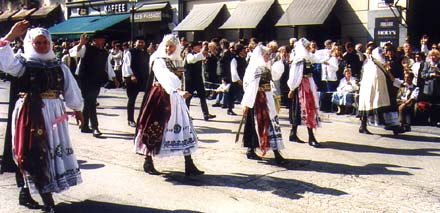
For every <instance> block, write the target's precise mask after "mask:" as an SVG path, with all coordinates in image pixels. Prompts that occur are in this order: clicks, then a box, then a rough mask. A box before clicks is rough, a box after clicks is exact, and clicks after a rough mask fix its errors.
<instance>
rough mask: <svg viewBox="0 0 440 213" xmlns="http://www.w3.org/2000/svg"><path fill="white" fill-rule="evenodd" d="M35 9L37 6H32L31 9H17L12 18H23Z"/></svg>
mask: <svg viewBox="0 0 440 213" xmlns="http://www.w3.org/2000/svg"><path fill="white" fill-rule="evenodd" d="M36 10H37V8H32V9H24V8H23V9H21V10H20V11H18V13H16V14H14V15H13V16H12V20H21V19H25V18H26V17H28V16H29V15H30V14H32V13H33V12H35V11H36Z"/></svg>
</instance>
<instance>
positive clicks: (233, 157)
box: [0, 82, 440, 213]
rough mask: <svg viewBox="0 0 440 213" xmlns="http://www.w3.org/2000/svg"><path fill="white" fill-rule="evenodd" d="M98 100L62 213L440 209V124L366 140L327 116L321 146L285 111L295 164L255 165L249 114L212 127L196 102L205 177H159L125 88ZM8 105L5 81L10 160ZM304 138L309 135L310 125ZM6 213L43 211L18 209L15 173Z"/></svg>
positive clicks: (175, 171)
mask: <svg viewBox="0 0 440 213" xmlns="http://www.w3.org/2000/svg"><path fill="white" fill-rule="evenodd" d="M141 96H142V95H140V96H139V97H138V101H137V107H139V105H140V101H141V99H142V97H141ZM98 101H99V103H100V105H99V107H98V113H99V115H98V116H99V118H98V119H99V122H100V129H101V131H102V132H103V133H104V134H103V136H102V137H101V138H94V137H93V136H92V135H91V134H84V133H80V131H79V129H78V126H76V124H75V122H74V119H70V120H69V123H70V134H71V138H72V140H73V145H74V151H75V154H76V156H77V158H78V161H79V163H80V167H81V172H82V177H83V181H84V182H83V183H82V184H81V185H78V186H75V187H72V188H71V189H70V190H68V191H65V192H62V193H60V194H55V196H54V198H55V201H56V203H57V210H59V211H60V212H75V213H76V212H440V175H439V174H440V173H439V171H440V134H439V131H438V130H439V129H438V128H436V127H414V128H413V130H414V131H413V132H409V133H405V134H403V135H399V136H393V135H392V133H391V132H387V131H385V130H383V129H381V128H374V127H371V128H370V130H371V131H372V132H373V133H374V135H364V134H359V133H358V127H359V126H358V125H359V124H358V123H357V120H356V119H355V118H354V117H352V116H346V115H344V116H336V115H334V114H322V117H321V118H322V121H323V122H322V127H321V128H319V129H318V130H317V133H316V138H317V139H318V141H320V142H321V143H322V148H319V149H317V148H313V147H311V146H309V145H307V144H298V143H292V142H289V141H288V134H289V123H288V116H287V109H284V108H283V109H282V110H281V113H280V123H281V127H282V133H283V139H284V144H285V149H284V150H282V154H283V156H284V157H286V158H288V159H289V163H288V164H286V165H283V166H278V165H276V164H275V162H274V160H273V153H272V152H269V153H267V155H266V156H264V159H263V160H262V161H255V160H248V159H247V158H246V156H245V152H246V150H245V149H244V148H243V147H242V144H241V143H235V142H234V141H235V134H236V132H237V129H238V125H239V122H240V119H241V116H230V115H227V114H226V110H225V109H221V108H213V107H211V106H210V107H209V108H210V112H211V113H212V114H216V115H217V118H215V119H213V120H211V121H204V120H203V119H202V118H203V116H202V112H201V108H200V105H199V103H198V99H197V98H193V100H192V106H191V116H192V117H193V118H194V124H195V126H196V130H197V133H198V137H199V140H200V143H199V149H198V150H197V152H196V153H195V155H194V156H193V158H194V161H195V164H196V165H197V166H198V167H199V169H201V170H204V171H205V175H203V176H198V177H186V176H185V174H184V160H183V157H169V158H155V163H156V169H158V170H160V171H161V172H162V173H163V174H162V175H160V176H152V175H148V174H146V173H144V172H143V170H142V164H143V157H142V156H140V155H137V154H134V153H133V136H134V135H133V133H134V128H132V127H129V126H128V125H127V117H126V116H127V115H126V107H125V106H126V101H127V98H126V94H125V91H124V90H123V89H113V90H106V89H102V90H101V94H100V97H99V100H98ZM208 104H209V105H212V104H213V102H212V101H208ZM7 106H8V83H4V82H1V83H0V141H1V142H0V155H1V153H3V145H2V144H3V141H4V131H5V129H6V119H7ZM137 109H138V108H137ZM239 109H240V106H238V105H237V106H236V109H235V111H236V112H237V113H240V110H239ZM136 113H137V111H136ZM240 114H241V113H240ZM299 136H300V137H301V138H302V139H307V131H306V128H305V127H304V126H301V127H299ZM34 197H35V199H36V200H38V201H39V202H40V203H41V199H40V198H39V196H38V195H34ZM0 212H8V213H9V212H39V211H30V210H28V209H26V208H24V207H21V206H18V189H17V188H16V186H15V176H14V174H12V173H4V174H2V175H0Z"/></svg>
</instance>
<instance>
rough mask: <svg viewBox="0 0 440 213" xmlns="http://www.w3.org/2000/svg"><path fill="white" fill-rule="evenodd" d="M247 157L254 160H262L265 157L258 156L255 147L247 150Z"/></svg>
mask: <svg viewBox="0 0 440 213" xmlns="http://www.w3.org/2000/svg"><path fill="white" fill-rule="evenodd" d="M246 157H247V158H248V159H252V160H262V159H263V158H261V157H260V156H258V155H257V153H255V149H252V148H248V151H247V152H246Z"/></svg>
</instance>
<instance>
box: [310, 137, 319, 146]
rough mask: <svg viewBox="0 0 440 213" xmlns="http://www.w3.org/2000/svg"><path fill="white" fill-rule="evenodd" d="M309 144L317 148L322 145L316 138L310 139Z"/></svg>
mask: <svg viewBox="0 0 440 213" xmlns="http://www.w3.org/2000/svg"><path fill="white" fill-rule="evenodd" d="M309 145H310V146H313V147H315V148H319V147H321V144H320V143H318V141H316V140H313V139H312V140H309Z"/></svg>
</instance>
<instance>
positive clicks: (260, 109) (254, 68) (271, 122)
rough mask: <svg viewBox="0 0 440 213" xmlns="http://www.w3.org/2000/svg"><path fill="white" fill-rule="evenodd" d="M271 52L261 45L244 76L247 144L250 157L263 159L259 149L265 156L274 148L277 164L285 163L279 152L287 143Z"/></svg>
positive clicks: (244, 114)
mask: <svg viewBox="0 0 440 213" xmlns="http://www.w3.org/2000/svg"><path fill="white" fill-rule="evenodd" d="M269 53H270V49H269V48H267V47H264V46H262V45H260V46H257V47H256V48H255V49H254V51H253V52H252V56H251V58H250V61H249V65H248V67H247V68H246V72H245V75H244V77H243V89H244V95H243V99H242V101H241V105H242V106H243V116H244V118H246V123H245V126H244V135H243V143H244V146H245V147H247V148H248V151H247V153H246V155H247V158H248V159H254V160H261V159H262V158H261V157H260V156H258V155H257V154H256V153H255V149H256V148H260V150H261V151H262V153H263V156H264V155H265V154H266V152H267V151H268V150H269V149H271V150H273V152H274V154H275V161H276V163H277V164H284V163H286V162H287V161H286V159H284V158H283V157H282V156H281V154H280V152H279V150H280V149H283V148H284V145H283V140H282V136H281V129H280V124H279V122H278V115H277V112H276V108H275V101H274V97H273V93H272V87H271V81H272V74H271V63H270V59H269Z"/></svg>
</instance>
